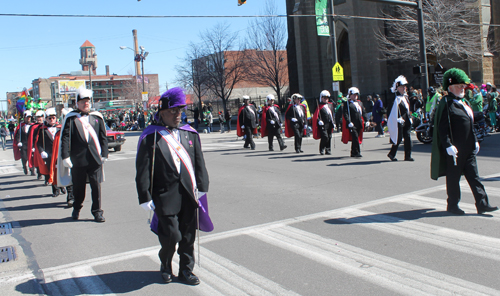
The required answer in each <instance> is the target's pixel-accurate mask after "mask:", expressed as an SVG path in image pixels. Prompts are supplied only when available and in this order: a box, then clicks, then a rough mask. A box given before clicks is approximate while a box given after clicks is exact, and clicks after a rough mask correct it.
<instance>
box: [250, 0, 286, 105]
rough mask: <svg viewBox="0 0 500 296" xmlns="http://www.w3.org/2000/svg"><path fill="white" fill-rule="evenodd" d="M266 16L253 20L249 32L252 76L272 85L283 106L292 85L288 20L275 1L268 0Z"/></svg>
mask: <svg viewBox="0 0 500 296" xmlns="http://www.w3.org/2000/svg"><path fill="white" fill-rule="evenodd" d="M262 14H263V15H269V16H270V17H266V18H264V19H254V20H253V21H251V22H250V30H249V33H248V41H247V43H248V47H249V48H253V49H255V51H249V54H248V60H249V67H248V76H247V77H248V79H249V80H250V81H252V82H255V83H258V84H261V85H266V86H269V87H271V88H272V89H273V90H274V92H275V93H276V96H277V98H278V104H279V105H280V107H283V106H284V102H283V99H282V97H283V92H284V91H285V87H286V86H288V84H289V80H288V61H287V55H286V41H287V36H288V35H287V30H286V25H285V23H284V20H282V19H280V18H278V17H275V15H277V14H278V12H277V7H276V4H275V2H274V1H273V0H267V1H266V6H265V8H264V11H263V12H262Z"/></svg>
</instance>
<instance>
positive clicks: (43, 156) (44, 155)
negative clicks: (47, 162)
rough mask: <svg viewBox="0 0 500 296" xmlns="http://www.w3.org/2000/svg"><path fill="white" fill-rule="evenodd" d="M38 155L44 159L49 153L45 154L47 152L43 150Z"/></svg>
mask: <svg viewBox="0 0 500 296" xmlns="http://www.w3.org/2000/svg"><path fill="white" fill-rule="evenodd" d="M40 156H41V157H42V158H43V159H45V158H47V157H49V155H48V154H47V152H45V151H43V152H42V153H40Z"/></svg>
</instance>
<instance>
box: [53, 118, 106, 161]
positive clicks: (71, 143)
mask: <svg viewBox="0 0 500 296" xmlns="http://www.w3.org/2000/svg"><path fill="white" fill-rule="evenodd" d="M76 113H79V112H77V111H73V112H70V113H68V115H66V120H65V122H64V126H63V129H62V135H61V151H60V153H61V157H62V159H65V158H68V157H70V158H71V162H72V163H73V166H74V167H85V166H88V165H89V164H92V163H97V164H98V165H101V164H102V161H101V156H102V157H108V153H109V151H108V140H107V139H106V127H105V125H104V120H103V119H102V118H101V117H99V116H98V115H92V113H91V114H90V115H88V117H89V124H90V126H92V128H93V129H94V130H95V133H96V134H97V137H98V141H99V144H100V145H101V154H100V155H99V153H98V151H97V148H96V147H95V144H94V139H93V138H92V137H91V136H90V135H89V141H88V142H87V140H85V133H84V131H83V126H82V124H81V123H80V122H76V120H77V119H78V117H77V116H76V115H74V114H76ZM71 115H74V116H71ZM70 116H71V117H70Z"/></svg>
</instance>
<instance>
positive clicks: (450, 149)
mask: <svg viewBox="0 0 500 296" xmlns="http://www.w3.org/2000/svg"><path fill="white" fill-rule="evenodd" d="M446 153H448V155H449V156H455V157H456V156H457V154H458V150H457V147H455V146H453V145H451V146H450V147H448V148H446Z"/></svg>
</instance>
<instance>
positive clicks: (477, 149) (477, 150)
mask: <svg viewBox="0 0 500 296" xmlns="http://www.w3.org/2000/svg"><path fill="white" fill-rule="evenodd" d="M478 152H479V143H478V142H476V149H474V155H477V153H478Z"/></svg>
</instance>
